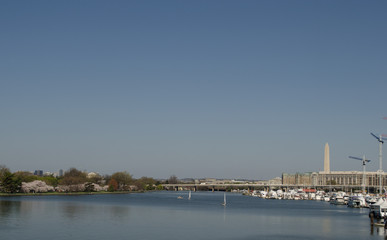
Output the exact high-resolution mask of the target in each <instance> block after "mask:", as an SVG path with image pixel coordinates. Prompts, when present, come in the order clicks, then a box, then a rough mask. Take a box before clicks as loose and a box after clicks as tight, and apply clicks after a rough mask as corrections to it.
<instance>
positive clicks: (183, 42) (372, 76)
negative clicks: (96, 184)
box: [0, 0, 387, 179]
mask: <svg viewBox="0 0 387 240" xmlns="http://www.w3.org/2000/svg"><path fill="white" fill-rule="evenodd" d="M386 7H387V2H385V1H372V2H370V1H306V0H301V1H242V2H237V1H228V0H225V1H223V0H222V1H219V0H215V1H192V2H191V1H146V2H144V1H114V2H107V1H98V0H97V1H82V2H79V1H71V0H70V1H63V2H57V1H54V2H50V1H39V0H38V1H2V2H0V20H1V22H2V23H3V24H2V26H1V34H2V37H1V38H0V43H1V44H0V52H1V56H2V57H1V58H0V112H1V118H0V164H3V165H6V166H7V167H9V168H10V169H11V171H16V170H30V171H33V170H35V169H43V170H47V171H55V170H56V169H60V168H61V169H64V170H67V169H69V168H71V167H75V168H77V169H80V170H87V171H93V172H99V173H103V174H111V173H113V172H117V171H128V172H129V173H131V174H133V175H134V177H136V178H139V177H142V176H150V177H154V178H168V177H169V176H171V175H176V176H177V177H178V178H203V177H212V178H229V179H233V178H244V179H272V178H274V177H277V176H281V174H282V172H287V173H294V172H310V171H323V169H324V165H323V160H324V144H325V143H326V142H328V143H329V148H330V170H331V171H336V170H361V166H360V165H359V164H357V162H354V161H351V160H350V159H348V156H349V155H353V156H363V155H367V157H368V158H369V159H371V160H372V161H371V163H370V164H369V165H367V171H376V170H377V169H378V167H379V166H378V165H379V164H378V161H377V160H378V153H379V152H378V151H379V150H378V143H377V141H376V140H375V139H374V138H373V137H372V136H371V135H370V132H373V133H375V134H387V120H385V119H383V118H384V117H387V108H386V99H384V98H385V96H386V89H387V81H386V76H387V68H386V66H387V59H386V56H387V48H386V42H387V32H386V31H385V23H386V22H387V15H386V14H385V9H387V8H386ZM384 156H385V157H384V158H385V159H386V158H387V154H384ZM384 162H386V160H384ZM383 166H384V168H385V170H387V169H386V166H387V164H384V165H383Z"/></svg>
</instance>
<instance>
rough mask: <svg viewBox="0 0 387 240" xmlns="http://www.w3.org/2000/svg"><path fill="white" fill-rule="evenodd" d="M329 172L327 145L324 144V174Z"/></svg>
mask: <svg viewBox="0 0 387 240" xmlns="http://www.w3.org/2000/svg"><path fill="white" fill-rule="evenodd" d="M330 171H331V169H330V167H329V145H328V143H325V152H324V172H326V173H329V172H330Z"/></svg>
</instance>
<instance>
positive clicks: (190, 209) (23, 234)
mask: <svg viewBox="0 0 387 240" xmlns="http://www.w3.org/2000/svg"><path fill="white" fill-rule="evenodd" d="M178 196H182V197H183V199H178ZM222 202H223V193H222V192H193V193H192V198H191V200H188V192H166V191H164V192H150V193H133V194H111V195H81V196H23V197H0V239H1V240H8V239H13V240H14V239H17V240H24V239H26V240H27V239H28V240H30V239H39V240H48V239H50V240H51V239H55V240H62V239H63V240H65V239H66V240H68V239H93V240H102V239H108V240H110V239H112V240H117V239H144V240H153V239H161V240H163V239H168V240H170V239H188V240H194V239H195V240H197V239H211V240H215V239H222V240H224V239H230V240H231V239H241V240H250V239H268V240H272V239H273V240H274V239H286V240H293V239H341V240H345V239H385V238H386V239H387V237H386V236H387V234H386V233H385V231H384V229H383V228H377V227H374V228H372V227H370V224H369V218H368V209H351V208H347V207H346V206H335V205H331V204H329V203H326V202H318V201H302V200H300V201H293V200H267V199H260V198H254V197H250V196H243V195H241V194H236V193H227V206H222V205H221V203H222Z"/></svg>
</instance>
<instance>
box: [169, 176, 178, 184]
mask: <svg viewBox="0 0 387 240" xmlns="http://www.w3.org/2000/svg"><path fill="white" fill-rule="evenodd" d="M168 183H169V184H176V183H178V179H177V177H176V176H175V175H172V176H170V177H169V178H168Z"/></svg>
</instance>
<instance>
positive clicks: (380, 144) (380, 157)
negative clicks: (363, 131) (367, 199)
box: [371, 133, 387, 194]
mask: <svg viewBox="0 0 387 240" xmlns="http://www.w3.org/2000/svg"><path fill="white" fill-rule="evenodd" d="M371 135H372V136H373V137H374V138H376V139H377V140H378V142H379V170H378V174H379V194H382V188H383V186H382V175H383V167H382V162H383V160H382V159H383V158H382V147H383V143H384V141H383V140H387V139H386V138H384V137H383V136H382V135H379V136H376V135H375V134H373V133H371Z"/></svg>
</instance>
